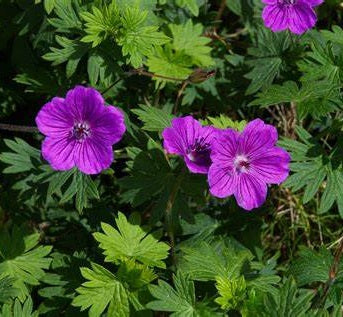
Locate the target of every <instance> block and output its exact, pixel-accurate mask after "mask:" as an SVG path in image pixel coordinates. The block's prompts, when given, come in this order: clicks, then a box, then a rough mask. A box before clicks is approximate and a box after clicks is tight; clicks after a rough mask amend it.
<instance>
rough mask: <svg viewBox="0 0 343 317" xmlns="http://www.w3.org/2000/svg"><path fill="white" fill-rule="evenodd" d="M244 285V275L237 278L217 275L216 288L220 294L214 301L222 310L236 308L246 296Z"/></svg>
mask: <svg viewBox="0 0 343 317" xmlns="http://www.w3.org/2000/svg"><path fill="white" fill-rule="evenodd" d="M246 287H247V285H246V282H245V279H244V276H240V277H239V278H237V279H227V278H223V277H218V278H217V279H216V288H217V290H218V293H219V295H220V296H219V297H217V298H216V299H215V302H216V303H218V304H219V305H220V306H221V308H222V309H224V310H229V309H235V310H237V309H239V308H240V306H241V305H242V304H243V301H244V300H245V298H246Z"/></svg>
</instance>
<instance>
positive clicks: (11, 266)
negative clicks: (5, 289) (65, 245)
mask: <svg viewBox="0 0 343 317" xmlns="http://www.w3.org/2000/svg"><path fill="white" fill-rule="evenodd" d="M38 244H39V234H38V233H34V234H30V235H25V234H24V232H23V230H22V229H20V228H18V227H13V230H12V233H9V232H8V231H7V230H2V231H1V232H0V275H1V276H9V277H10V278H12V279H13V287H14V288H17V289H19V291H20V294H19V296H18V297H19V298H20V300H21V301H23V300H24V299H25V297H26V296H27V295H28V294H29V293H30V286H35V285H39V281H40V280H41V279H42V278H43V277H44V275H45V271H44V270H47V269H48V268H49V266H50V263H51V259H50V258H49V257H47V256H48V255H49V253H50V252H51V249H52V247H50V246H38Z"/></svg>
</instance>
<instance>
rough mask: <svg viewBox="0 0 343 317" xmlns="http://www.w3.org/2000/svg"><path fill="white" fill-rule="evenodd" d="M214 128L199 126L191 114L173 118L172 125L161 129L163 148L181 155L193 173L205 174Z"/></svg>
mask: <svg viewBox="0 0 343 317" xmlns="http://www.w3.org/2000/svg"><path fill="white" fill-rule="evenodd" d="M216 130H217V129H216V128H214V127H211V126H204V127H203V126H201V124H200V122H199V121H197V120H195V119H194V118H193V117H191V116H187V117H183V118H174V119H173V120H172V126H171V127H170V128H166V129H164V130H163V133H162V136H163V139H164V142H163V146H164V149H165V150H166V151H167V152H168V153H170V154H177V155H181V156H182V157H183V158H184V161H185V163H186V165H187V167H188V169H189V170H190V171H191V172H193V173H200V174H206V173H207V172H208V168H209V167H210V165H211V158H210V154H211V145H212V140H213V138H214V135H215V132H216Z"/></svg>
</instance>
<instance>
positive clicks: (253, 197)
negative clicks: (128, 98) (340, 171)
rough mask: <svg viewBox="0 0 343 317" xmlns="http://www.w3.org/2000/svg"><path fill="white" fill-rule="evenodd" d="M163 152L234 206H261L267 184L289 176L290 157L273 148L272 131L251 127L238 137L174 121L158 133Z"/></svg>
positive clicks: (185, 120) (183, 120) (255, 124)
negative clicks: (203, 178)
mask: <svg viewBox="0 0 343 317" xmlns="http://www.w3.org/2000/svg"><path fill="white" fill-rule="evenodd" d="M162 135H163V138H164V148H165V150H166V151H167V152H168V153H170V154H178V155H181V156H182V157H183V158H184V160H185V163H186V165H187V167H188V168H189V170H190V171H191V172H193V173H207V175H208V183H209V186H210V192H211V194H212V195H213V196H216V197H219V198H225V197H228V196H231V195H234V196H235V198H236V200H237V203H238V205H239V206H241V207H242V208H244V209H246V210H251V209H253V208H257V207H259V206H261V205H262V204H263V203H264V201H265V199H266V196H267V185H268V184H280V183H282V182H283V181H284V180H285V179H286V178H287V177H288V174H289V162H290V156H289V154H288V153H287V152H286V151H285V150H284V149H282V148H280V147H277V146H276V142H277V140H278V134H277V131H276V129H275V127H273V126H271V125H268V124H265V123H264V122H263V121H262V120H260V119H256V120H253V121H251V122H250V123H249V124H248V125H247V126H246V127H245V129H244V130H243V132H242V133H239V132H237V131H235V130H232V129H226V130H220V129H216V128H214V127H202V126H201V124H200V123H199V122H198V121H196V120H195V119H193V118H192V117H190V116H188V117H184V118H176V119H173V120H172V126H171V127H169V128H166V129H165V130H164V131H163V134H162Z"/></svg>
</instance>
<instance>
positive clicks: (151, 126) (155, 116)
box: [131, 105, 173, 132]
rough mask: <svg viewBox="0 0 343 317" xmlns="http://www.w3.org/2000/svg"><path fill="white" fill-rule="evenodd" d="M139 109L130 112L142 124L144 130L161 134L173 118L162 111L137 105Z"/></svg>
mask: <svg viewBox="0 0 343 317" xmlns="http://www.w3.org/2000/svg"><path fill="white" fill-rule="evenodd" d="M139 108H140V109H133V110H131V111H132V112H133V113H134V114H136V115H137V116H138V118H139V120H141V121H142V122H143V123H144V126H143V129H144V130H146V131H157V132H162V131H163V130H164V129H165V128H167V127H169V126H170V125H171V120H172V118H173V116H172V115H171V114H169V113H167V112H165V111H163V110H162V109H158V108H155V107H152V106H145V105H139Z"/></svg>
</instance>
